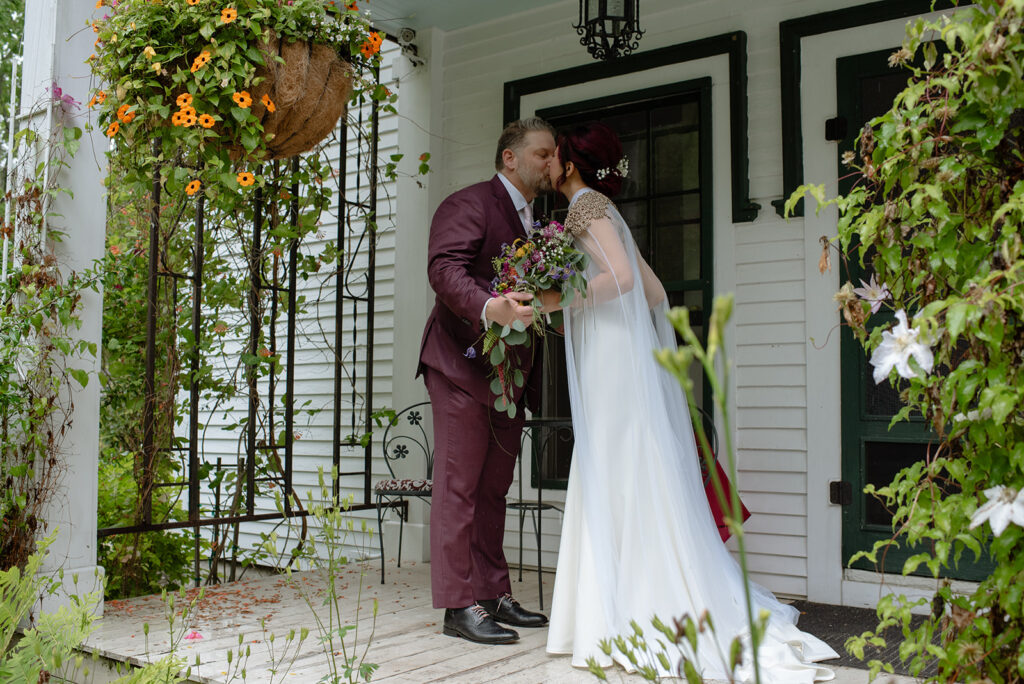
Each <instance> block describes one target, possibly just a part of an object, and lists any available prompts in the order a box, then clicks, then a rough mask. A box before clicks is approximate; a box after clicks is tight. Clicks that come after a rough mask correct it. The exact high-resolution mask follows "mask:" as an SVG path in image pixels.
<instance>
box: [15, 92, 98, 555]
mask: <svg viewBox="0 0 1024 684" xmlns="http://www.w3.org/2000/svg"><path fill="white" fill-rule="evenodd" d="M46 106H54V107H59V106H60V105H59V104H58V103H57V102H53V103H46ZM81 135H82V131H81V129H79V128H73V127H72V128H63V127H58V128H57V129H56V131H55V133H54V135H53V137H52V138H51V139H49V140H47V139H45V138H41V137H40V136H39V134H38V133H37V132H35V131H34V130H32V129H24V130H22V131H21V132H20V133H18V135H17V137H16V139H15V144H16V157H15V158H16V160H18V162H19V163H18V167H17V173H18V178H19V182H18V185H17V186H16V187H14V188H12V189H11V190H10V191H9V192H8V194H7V196H6V202H7V208H8V210H9V212H10V222H8V223H5V224H4V225H3V227H2V233H3V235H4V236H6V237H7V239H8V242H7V243H5V247H7V249H8V253H7V268H8V273H7V278H6V279H5V280H2V281H0V319H2V322H3V325H2V326H0V455H2V457H0V569H8V568H11V567H21V566H23V565H24V564H25V563H26V562H27V560H28V558H29V556H30V555H31V554H32V553H33V551H34V549H35V542H36V539H37V538H38V536H39V535H41V534H43V533H44V531H45V530H46V523H45V520H44V519H43V514H44V511H45V509H46V507H47V506H48V505H49V504H50V502H51V500H52V498H53V496H54V495H55V494H56V492H57V490H58V488H59V486H60V479H61V476H62V474H63V471H64V467H65V461H64V456H63V453H62V442H63V437H64V434H65V432H66V431H67V429H68V427H69V426H70V424H71V421H72V419H73V416H72V412H73V406H72V402H71V399H70V395H69V388H70V387H71V383H72V381H74V382H75V383H77V384H80V385H83V386H84V385H85V384H86V383H87V382H88V381H89V379H88V374H87V372H86V371H85V370H84V369H82V368H80V367H78V366H79V365H86V364H87V363H88V359H89V358H90V357H92V356H94V355H95V354H96V348H95V345H94V344H92V343H90V342H86V341H84V340H80V339H78V337H77V334H76V331H77V329H78V327H79V326H80V324H81V321H80V318H79V316H80V309H81V300H82V292H83V291H84V290H86V289H89V288H96V287H97V280H98V277H97V276H96V274H95V273H93V272H82V273H66V272H62V268H61V264H59V263H58V261H57V255H56V253H55V252H54V245H55V243H56V242H59V241H60V240H62V239H63V237H64V236H63V234H62V233H61V232H60V231H57V230H55V229H54V228H53V227H52V226H50V225H49V222H50V220H51V219H52V218H53V217H54V215H55V214H54V212H53V206H54V203H55V201H56V200H57V198H58V197H60V196H61V195H62V194H64V193H65V192H66V191H65V190H63V189H62V188H60V187H59V186H58V184H57V178H58V177H59V175H60V172H61V170H62V169H63V168H65V167H66V166H67V160H68V159H69V158H70V157H71V156H72V155H74V154H75V152H76V151H77V150H78V147H79V145H80V140H81ZM26 150H39V151H40V154H41V157H40V158H42V157H47V158H48V160H49V164H48V166H47V165H46V164H42V163H41V164H38V165H35V161H34V159H33V161H31V162H30V161H29V159H30V158H32V157H34V155H35V152H34V151H33V152H32V155H31V157H30V156H29V155H27V153H26V152H25V151H26Z"/></svg>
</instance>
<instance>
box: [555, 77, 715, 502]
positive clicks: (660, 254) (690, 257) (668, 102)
mask: <svg viewBox="0 0 1024 684" xmlns="http://www.w3.org/2000/svg"><path fill="white" fill-rule="evenodd" d="M688 88H689V89H688V90H686V91H683V90H676V91H674V92H671V93H664V92H658V93H651V92H649V91H644V92H641V93H638V97H637V99H636V100H635V101H633V102H627V103H625V104H617V105H613V106H610V107H605V108H602V109H596V108H594V106H593V102H591V103H581V106H580V108H579V109H576V110H573V108H572V107H571V106H567V107H564V108H556V109H554V110H542V111H539V112H537V115H538V116H540V117H542V118H544V119H546V120H547V121H549V122H550V123H551V124H552V125H554V126H555V128H556V129H558V130H571V129H572V128H573V127H574V126H576V125H579V124H581V123H586V122H590V121H601V122H603V123H605V124H607V125H608V126H609V127H610V128H611V129H612V130H614V131H615V132H616V134H617V135H618V136H619V139H620V140H621V141H622V146H623V154H624V155H625V157H626V158H627V159H628V162H629V173H628V175H627V176H626V178H625V179H624V180H623V184H622V190H621V192H620V193H619V195H618V196H617V197H615V198H613V200H614V201H615V204H616V206H617V208H618V210H619V212H620V213H621V214H622V217H623V219H624V220H625V221H626V224H627V225H628V226H629V228H630V231H631V233H632V236H633V239H634V240H635V241H636V244H637V249H638V251H639V253H640V255H641V256H643V258H644V259H645V260H646V261H647V262H648V263H649V264H650V265H651V268H653V269H654V272H655V273H656V274H657V276H658V277H659V278H660V279H661V280H662V282H663V283H664V284H665V289H666V292H667V295H668V300H669V304H670V306H684V305H685V306H687V307H688V308H689V309H690V312H691V313H690V320H691V324H692V325H693V326H694V330H695V332H696V333H697V334H698V335H699V336H700V337H701V338H703V335H704V329H703V320H704V308H705V307H706V306H708V304H709V302H710V297H711V269H710V263H705V262H704V260H706V259H708V255H709V254H710V241H711V226H710V223H709V222H708V221H707V217H705V216H703V215H702V214H701V206H702V201H701V197H702V194H703V193H705V192H710V183H709V182H704V183H703V184H702V181H708V179H704V178H702V177H701V174H702V173H707V172H708V171H709V168H702V164H701V145H702V143H703V144H705V145H706V144H707V140H706V135H707V131H706V129H704V130H702V128H701V116H702V111H704V110H702V105H703V106H706V104H707V103H706V100H702V97H703V98H706V97H708V93H709V90H708V88H709V85H703V86H688ZM701 88H703V89H701ZM702 135H704V136H705V138H703V139H702V137H701V136H702ZM541 201H542V202H544V203H545V205H546V213H547V214H548V215H554V216H555V217H559V216H564V211H565V205H566V203H565V200H564V198H563V197H562V196H561V195H560V194H557V195H552V196H550V197H548V198H545V199H544V200H541ZM544 344H545V347H546V354H545V364H544V372H545V385H544V394H543V399H542V407H543V415H544V417H547V418H558V417H566V416H568V415H569V406H568V389H567V383H566V379H565V369H564V354H563V352H562V348H561V344H562V340H561V338H554V337H553V336H548V337H547V338H546V339H545V343H544ZM552 347H554V349H552ZM692 379H693V381H694V383H695V386H696V387H698V388H702V389H699V390H698V391H697V393H696V394H697V397H696V398H697V401H698V403H699V404H700V403H702V399H703V398H704V397H703V395H704V393H705V392H706V391H707V389H706V387H705V384H706V383H705V379H704V378H703V376H702V370H701V368H700V366H699V364H694V365H693V378H692ZM685 419H688V418H687V417H682V418H681V420H685ZM551 449H552V450H553V451H552V452H551V453H548V452H546V451H545V452H544V454H542V458H541V464H540V467H541V482H542V484H543V486H544V487H545V488H549V487H553V486H554V487H557V486H564V484H562V485H560V484H559V480H560V479H563V478H564V477H565V475H566V473H567V472H568V467H569V461H570V458H571V444H569V443H562V442H559V443H558V444H556V445H554V446H552V447H551Z"/></svg>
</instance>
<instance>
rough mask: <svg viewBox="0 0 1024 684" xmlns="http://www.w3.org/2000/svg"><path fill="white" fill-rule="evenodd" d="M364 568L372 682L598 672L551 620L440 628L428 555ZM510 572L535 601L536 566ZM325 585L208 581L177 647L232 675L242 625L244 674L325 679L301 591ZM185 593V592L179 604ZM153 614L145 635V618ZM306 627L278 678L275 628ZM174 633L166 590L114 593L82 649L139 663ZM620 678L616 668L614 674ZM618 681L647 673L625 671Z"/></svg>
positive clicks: (350, 574)
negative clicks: (482, 635)
mask: <svg viewBox="0 0 1024 684" xmlns="http://www.w3.org/2000/svg"><path fill="white" fill-rule="evenodd" d="M363 572H364V574H363V577H362V582H363V592H362V599H361V601H360V602H359V605H360V606H361V613H360V627H359V639H360V642H365V638H366V635H367V634H368V633H369V630H370V628H371V624H372V606H373V600H374V599H377V602H378V615H377V620H376V630H375V633H374V635H373V640H372V643H371V646H370V651H369V653H368V655H367V657H366V661H367V662H371V663H377V664H379V665H380V667H379V669H378V670H377V671H376V672H375V673H374V674H373V681H374V682H389V683H390V682H453V683H458V682H466V683H468V682H474V683H477V682H492V681H501V682H570V683H571V682H581V683H582V682H595V681H597V680H596V679H595V678H594V677H593V676H592V675H591V674H589V673H588V672H586V671H583V670H579V669H575V668H573V667H572V666H571V665H570V664H569V658H568V657H567V656H566V657H556V656H551V655H548V654H547V653H546V652H545V650H544V646H545V642H546V639H547V630H546V629H519V630H518V631H519V634H520V640H519V642H517V643H515V644H510V645H503V646H482V645H479V644H474V643H471V642H469V641H466V640H464V639H456V638H452V637H448V636H445V635H443V634H442V633H441V617H442V613H441V611H439V610H435V609H434V608H433V607H432V606H431V602H430V566H429V564H422V563H419V564H417V563H406V564H404V565H403V566H402V567H401V568H396V567H395V565H394V563H389V567H388V574H387V583H386V584H384V585H382V584H381V583H380V566H379V565H378V564H377V563H376V562H374V563H370V564H369V565H367V566H366V567H365V570H364V571H363ZM512 577H513V591H514V592H515V594H516V596H517V598H518V599H519V600H520V601H521V602H522V604H523V605H524V606H525V607H527V608H530V609H533V610H536V609H537V608H538V595H537V574H536V571H534V572H525V573H524V575H523V581H522V583H520V582H518V581H516V578H517V577H518V573H517V572H516V570H515V569H513V576H512ZM553 578H554V575H552V574H550V573H545V574H544V592H545V606H549V605H550V600H551V589H552V584H553ZM359 580H360V569H359V567H358V566H350V567H349V568H347V569H346V570H345V571H344V572H343V574H342V576H341V577H340V578H339V586H340V587H341V589H340V590H339V593H340V594H341V595H343V596H344V597H345V598H344V599H343V600H341V601H340V603H341V604H342V609H343V611H344V613H343V614H344V619H345V621H346V624H354V622H353V618H354V616H355V612H356V603H357V596H358V594H359ZM324 588H325V579H324V576H323V575H322V574H320V573H313V572H307V573H296V574H295V575H293V576H292V578H291V579H290V580H289V579H285V578H283V577H263V578H258V579H251V580H242V581H239V582H234V583H231V584H224V585H220V586H216V587H210V588H208V589H207V590H206V592H205V595H204V597H203V599H202V600H201V602H200V603H199V604H197V606H196V609H195V611H194V616H193V618H192V620H191V623H190V625H189V627H188V631H192V630H195V631H197V632H198V633H199V634H200V635H201V636H202V638H200V639H192V640H181V641H180V642H179V645H178V648H177V653H178V655H179V656H181V657H183V658H184V659H185V660H186V661H187V662H188V663H189V664H190V665H192V674H193V676H192V681H195V682H210V683H213V682H217V683H222V682H226V681H228V675H227V672H228V671H229V670H228V664H227V652H228V651H229V650H237V649H238V636H239V634H241V635H243V642H244V644H245V645H247V646H249V648H250V651H251V655H250V657H249V659H248V662H247V668H246V669H247V678H246V680H245V681H246V682H248V683H253V684H257V683H262V682H270V681H272V679H273V681H285V682H289V681H294V682H303V683H305V682H316V681H318V680H319V679H320V678H321V677H322V676H323V675H325V674H327V673H328V672H329V666H328V662H327V656H326V655H325V653H324V650H323V649H322V648H321V646H320V645H319V643H318V636H319V634H318V632H317V629H316V624H315V622H314V620H313V619H312V618H311V613H310V607H309V604H307V602H306V599H304V598H303V594H305V595H306V596H307V597H308V598H309V599H310V602H311V603H312V604H313V605H314V606H316V607H317V612H318V613H319V614H321V615H324V614H325V610H326V609H324V608H323V607H322V606H321V605H320V604H321V603H322V601H323V597H324ZM180 603H181V602H180V600H179V601H178V606H179V610H180ZM261 621H264V624H265V628H266V632H265V633H264V631H263V628H261ZM146 623H148V625H149V635H148V639H147V637H146V635H145V633H144V628H143V625H144V624H146ZM302 627H307V628H309V629H310V635H309V638H307V640H306V642H305V643H304V644H303V645H302V647H301V649H300V650H299V655H298V657H297V658H296V659H295V660H294V662H291V664H290V667H288V674H287V676H285V677H282V676H281V675H280V674H279V675H277V677H276V678H272V676H271V674H270V669H271V668H272V667H274V664H273V663H272V660H271V657H270V650H269V647H268V643H267V640H268V638H269V635H270V634H271V633H272V634H274V635H275V637H276V638H275V642H274V648H275V650H276V651H277V652H278V653H280V652H281V649H282V648H283V646H284V637H285V636H286V635H287V634H288V632H289V631H290V630H292V629H295V630H296V631H298V630H299V629H301V628H302ZM183 630H184V626H183V625H181V624H179V625H177V626H176V627H175V632H176V633H177V634H181V633H183ZM170 643H171V641H170V633H169V630H168V623H167V618H166V606H165V604H164V602H163V601H162V600H161V598H160V597H159V596H144V597H138V598H134V599H128V600H124V601H108V602H107V603H106V606H105V609H104V615H103V618H102V620H100V621H99V628H98V629H97V630H96V631H95V632H94V633H93V634H92V635H91V636H90V638H89V640H88V641H87V642H86V644H85V649H86V650H88V651H95V652H97V653H98V654H99V655H100V656H102V657H105V658H107V659H109V660H112V661H117V662H131V663H133V664H141V663H145V662H149V661H153V660H159V659H160V658H161V657H163V656H164V655H166V654H167V653H168V652H169V649H170ZM197 657H198V658H199V662H200V665H199V667H198V668H196V667H195V661H196V658H197ZM287 660H288V661H290V660H291V659H290V657H289V658H288V659H287ZM279 667H281V666H280V665H279ZM615 679H616V678H615V677H614V676H613V677H612V681H615ZM238 681H241V678H240V677H239V679H238ZM621 681H642V679H640V678H639V677H635V676H629V675H626V674H625V673H622V678H621Z"/></svg>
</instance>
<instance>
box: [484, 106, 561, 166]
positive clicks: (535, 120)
mask: <svg viewBox="0 0 1024 684" xmlns="http://www.w3.org/2000/svg"><path fill="white" fill-rule="evenodd" d="M530 131H546V132H548V133H550V134H551V137H552V138H553V137H555V127H554V126H552V125H551V124H549V123H548V122H547V121H545V120H544V119H541V118H540V117H536V116H531V117H529V118H527V119H519V120H518V121H513V122H511V123H509V124H507V125H506V126H505V128H504V130H502V132H501V135H500V136H499V137H498V151H497V153H496V154H495V155H494V168H495V170H497V171H501V170H502V169H504V168H505V161H504V160H503V159H502V158H501V157H502V154H503V153H504V152H505V150H512V151H513V152H516V151H518V150H519V149H520V148H521V147H522V146H523V143H524V142H525V140H526V134H527V133H529V132H530Z"/></svg>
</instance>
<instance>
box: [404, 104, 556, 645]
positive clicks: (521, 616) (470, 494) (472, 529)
mask: <svg viewBox="0 0 1024 684" xmlns="http://www.w3.org/2000/svg"><path fill="white" fill-rule="evenodd" d="M554 152H555V139H554V131H553V129H552V128H551V126H550V125H549V124H547V123H546V122H544V121H542V120H541V119H536V118H533V119H523V120H521V121H514V122H512V123H510V124H509V125H508V126H506V127H505V129H504V130H503V131H502V133H501V137H500V138H499V139H498V150H497V154H496V156H495V168H496V169H497V171H498V173H497V174H495V176H494V177H493V178H491V180H489V181H485V182H482V183H477V184H476V185H471V186H469V187H468V188H464V189H462V190H459V191H458V192H456V193H454V194H452V195H450V196H449V197H448V198H447V199H445V200H444V201H443V202H442V203H441V206H439V207H438V208H437V211H436V212H435V213H434V219H433V221H432V222H431V225H430V243H429V248H428V253H427V260H428V261H427V277H428V279H429V280H430V286H431V287H432V288H433V289H434V292H435V293H436V294H437V298H436V303H435V304H434V309H433V311H431V312H430V316H429V318H428V319H427V325H426V329H425V330H424V331H423V342H422V346H421V347H420V358H419V367H418V368H417V376H418V375H420V374H422V375H423V376H424V381H425V383H426V385H427V391H428V392H429V394H430V400H431V402H432V404H433V412H434V444H435V451H434V472H433V479H434V489H433V495H432V497H431V499H432V503H431V511H430V549H431V551H430V565H431V568H430V570H431V572H430V574H431V588H432V591H433V600H434V607H435V608H444V609H445V614H444V633H445V634H448V635H450V636H458V637H462V638H464V639H469V640H470V641H476V642H480V643H489V644H500V643H509V642H513V641H516V640H517V639H518V638H519V635H518V634H517V633H516V632H515V631H514V630H512V629H509V628H508V627H505V626H503V625H501V624H498V623H499V622H501V623H504V624H505V625H513V626H519V627H541V626H543V625H545V624H547V618H546V617H545V616H543V615H541V614H540V613H533V612H530V611H527V610H525V609H524V608H523V607H522V606H521V605H519V603H518V602H517V601H516V600H515V599H514V598H512V594H511V584H510V582H509V575H508V563H507V562H506V561H505V554H504V551H503V550H502V542H503V539H504V533H505V495H506V494H507V493H508V488H509V486H510V485H511V484H512V477H513V473H514V468H515V462H516V458H517V456H518V455H519V447H520V440H521V434H522V429H523V417H522V416H523V412H522V411H521V410H520V411H517V412H516V418H514V419H511V418H509V417H508V416H507V415H506V414H505V413H504V412H499V411H496V410H494V399H495V397H494V396H492V394H491V391H490V378H489V374H490V366H489V364H487V363H486V360H485V359H484V354H483V350H482V347H481V337H482V335H483V333H484V331H485V330H486V329H487V327H489V326H490V324H491V322H496V323H499V324H501V325H508V324H510V323H512V322H513V321H515V320H520V321H522V322H523V323H527V324H528V323H530V322H532V320H533V308H532V307H531V306H530V305H529V300H530V299H531V298H532V297H531V296H530V295H528V294H522V293H511V294H508V295H505V296H502V297H492V296H491V294H490V283H491V279H492V278H493V277H494V267H493V266H492V264H491V259H493V258H494V257H496V256H498V254H499V252H500V251H501V246H502V244H504V243H510V244H511V243H512V242H514V241H515V240H516V239H517V238H522V237H525V236H526V233H527V226H530V225H532V223H533V218H532V210H531V207H530V203H531V202H532V201H533V199H534V197H536V196H537V195H538V194H539V193H541V192H544V191H547V190H550V189H551V182H550V180H549V178H548V165H549V164H550V160H551V158H552V156H553V155H554ZM537 346H538V345H537V344H533V345H531V347H530V348H528V349H522V348H520V349H518V350H517V357H516V367H518V368H521V369H522V370H523V373H524V375H525V376H526V377H527V381H526V383H525V387H524V388H523V389H521V390H516V393H515V396H514V397H513V398H514V400H515V401H516V402H517V403H518V404H519V408H520V409H521V408H522V404H523V403H526V404H527V405H528V406H529V407H530V408H532V409H534V410H536V408H537V407H538V406H537V405H538V399H539V396H540V372H539V367H540V363H539V359H535V358H534V356H533V355H534V353H535V351H536V349H537Z"/></svg>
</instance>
